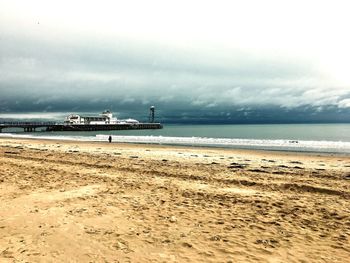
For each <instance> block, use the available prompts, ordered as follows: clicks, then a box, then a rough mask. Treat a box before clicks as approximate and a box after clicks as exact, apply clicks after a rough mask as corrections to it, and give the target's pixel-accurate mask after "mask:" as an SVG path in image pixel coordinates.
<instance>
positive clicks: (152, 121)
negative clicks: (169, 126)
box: [149, 106, 155, 123]
mask: <svg viewBox="0 0 350 263" xmlns="http://www.w3.org/2000/svg"><path fill="white" fill-rule="evenodd" d="M154 110H155V108H154V106H151V107H150V108H149V122H150V123H154Z"/></svg>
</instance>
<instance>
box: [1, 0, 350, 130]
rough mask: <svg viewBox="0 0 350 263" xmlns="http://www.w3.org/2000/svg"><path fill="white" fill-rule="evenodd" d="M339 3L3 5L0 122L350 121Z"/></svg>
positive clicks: (154, 0)
mask: <svg viewBox="0 0 350 263" xmlns="http://www.w3.org/2000/svg"><path fill="white" fill-rule="evenodd" d="M347 2H348V1H337V0H332V1H322V0H321V1H313V0H309V1H307V0H304V1H298V0H293V1H289V0H286V1H278V0H276V1H272V0H265V1H259V0H257V1H251V0H244V1H243V0H242V1H239V0H238V1H221V0H215V1H203V0H202V1H194V0H187V1H182V0H177V1H166V0H148V1H135V0H128V1H116V0H114V1H103V0H100V1H62V0H60V1H45V0H43V1H35V0H31V1H14V0H8V1H5V0H0V118H1V117H2V118H4V117H6V116H14V115H13V114H22V115H23V114H24V113H30V114H33V113H40V114H42V115H43V116H50V114H52V116H56V115H55V114H57V113H58V112H63V113H72V112H96V113H98V112H100V111H102V110H104V109H107V108H109V109H111V110H112V111H113V112H116V113H117V114H118V115H119V116H120V117H136V118H140V119H142V118H144V117H147V116H148V113H147V110H148V108H149V106H151V105H155V106H156V109H157V113H158V116H159V118H160V119H161V120H162V121H163V122H188V123H201V122H202V123H208V122H212V123H271V122H277V123H278V122H335V121H337V122H350V71H349V69H350V49H349V47H350V35H349V33H348V27H349V25H350V16H349V15H348V11H349V10H350V3H347Z"/></svg>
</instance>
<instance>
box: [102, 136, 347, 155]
mask: <svg viewBox="0 0 350 263" xmlns="http://www.w3.org/2000/svg"><path fill="white" fill-rule="evenodd" d="M96 138H97V139H98V140H99V141H107V139H108V135H102V134H99V135H96ZM112 139H113V141H114V142H123V143H151V144H169V145H191V146H214V147H234V148H239V147H242V148H252V149H270V150H295V151H316V152H340V153H341V152H344V153H350V142H341V141H338V142H335V141H302V140H263V139H229V138H206V137H166V136H120V135H118V136H112Z"/></svg>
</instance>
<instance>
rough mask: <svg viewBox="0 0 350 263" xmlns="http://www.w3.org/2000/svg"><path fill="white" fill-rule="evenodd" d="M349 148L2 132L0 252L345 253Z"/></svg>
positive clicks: (87, 258) (259, 257)
mask: <svg viewBox="0 0 350 263" xmlns="http://www.w3.org/2000/svg"><path fill="white" fill-rule="evenodd" d="M349 200H350V158H349V157H346V156H345V157H344V156H343V157H342V156H316V155H303V154H293V153H281V152H264V151H244V150H227V149H210V148H191V147H170V146H151V145H132V144H115V143H112V144H108V143H84V142H79V143H78V142H64V141H48V140H47V141H45V140H27V139H24V140H19V139H16V140H15V139H7V138H0V262H349V259H350V241H349V238H350V205H349V204H350V202H349Z"/></svg>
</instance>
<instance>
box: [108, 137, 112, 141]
mask: <svg viewBox="0 0 350 263" xmlns="http://www.w3.org/2000/svg"><path fill="white" fill-rule="evenodd" d="M108 141H109V143H111V142H112V136H111V135H109V137H108Z"/></svg>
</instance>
